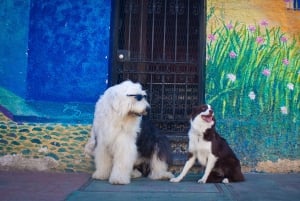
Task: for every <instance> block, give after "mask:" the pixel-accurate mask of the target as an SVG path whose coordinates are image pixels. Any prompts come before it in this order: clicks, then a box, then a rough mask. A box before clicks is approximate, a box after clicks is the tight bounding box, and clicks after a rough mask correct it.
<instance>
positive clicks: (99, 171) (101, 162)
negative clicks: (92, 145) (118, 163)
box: [92, 144, 112, 180]
mask: <svg viewBox="0 0 300 201" xmlns="http://www.w3.org/2000/svg"><path fill="white" fill-rule="evenodd" d="M95 166H96V171H95V172H94V174H93V175H92V178H94V179H101V180H106V179H108V178H109V175H110V173H111V168H112V157H111V156H110V155H109V154H108V152H107V150H105V148H104V147H103V146H101V145H99V144H98V145H97V147H96V149H95Z"/></svg>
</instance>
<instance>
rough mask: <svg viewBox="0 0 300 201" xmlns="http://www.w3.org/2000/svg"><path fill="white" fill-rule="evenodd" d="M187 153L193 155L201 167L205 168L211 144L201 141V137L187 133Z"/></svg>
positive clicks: (210, 152)
mask: <svg viewBox="0 0 300 201" xmlns="http://www.w3.org/2000/svg"><path fill="white" fill-rule="evenodd" d="M189 152H191V153H192V154H194V155H195V156H196V157H197V159H198V161H199V163H200V164H201V165H204V166H206V164H207V159H208V157H209V155H210V154H212V151H211V142H210V141H206V140H204V139H203V135H197V134H196V133H194V132H192V131H190V133H189Z"/></svg>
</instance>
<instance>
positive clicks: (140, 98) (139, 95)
mask: <svg viewBox="0 0 300 201" xmlns="http://www.w3.org/2000/svg"><path fill="white" fill-rule="evenodd" d="M127 96H133V97H134V98H135V99H136V100H137V101H141V100H143V98H147V96H146V95H142V94H127Z"/></svg>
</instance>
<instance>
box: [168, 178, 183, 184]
mask: <svg viewBox="0 0 300 201" xmlns="http://www.w3.org/2000/svg"><path fill="white" fill-rule="evenodd" d="M180 181H181V179H180V178H178V177H175V178H171V179H170V182H173V183H178V182H180Z"/></svg>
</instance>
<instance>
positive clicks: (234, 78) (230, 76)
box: [227, 73, 236, 82]
mask: <svg viewBox="0 0 300 201" xmlns="http://www.w3.org/2000/svg"><path fill="white" fill-rule="evenodd" d="M227 78H228V79H229V80H230V81H231V82H235V80H236V76H235V75H234V74H232V73H229V74H227Z"/></svg>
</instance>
